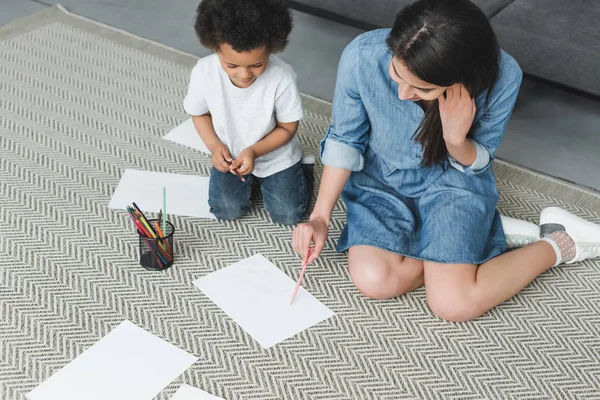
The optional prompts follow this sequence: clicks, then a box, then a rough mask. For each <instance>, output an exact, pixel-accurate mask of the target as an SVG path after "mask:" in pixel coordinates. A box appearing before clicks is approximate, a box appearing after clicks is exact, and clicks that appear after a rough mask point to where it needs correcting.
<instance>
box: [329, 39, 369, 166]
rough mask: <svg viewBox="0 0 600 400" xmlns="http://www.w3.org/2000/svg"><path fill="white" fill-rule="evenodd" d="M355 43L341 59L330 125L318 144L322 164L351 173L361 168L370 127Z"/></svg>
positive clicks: (354, 42) (347, 48) (357, 41)
mask: <svg viewBox="0 0 600 400" xmlns="http://www.w3.org/2000/svg"><path fill="white" fill-rule="evenodd" d="M358 43H359V39H355V40H354V41H353V42H352V43H350V44H349V45H348V46H347V47H346V49H344V52H343V53H342V56H341V58H340V62H339V65H338V72H337V81H336V86H335V93H334V96H333V110H332V120H331V126H330V127H329V130H328V131H327V134H326V135H325V137H324V138H323V140H322V141H321V161H322V162H323V164H324V165H327V166H330V167H337V168H343V169H347V170H350V171H360V170H361V169H362V168H363V165H364V159H363V153H364V151H365V149H366V147H367V144H368V142H369V134H368V132H369V129H370V126H371V125H370V122H369V118H368V115H367V112H366V110H365V107H364V104H363V102H362V100H361V97H360V93H359V87H358V83H357V82H358V79H357V72H358V71H357V66H358V65H357V64H358V57H359V52H358Z"/></svg>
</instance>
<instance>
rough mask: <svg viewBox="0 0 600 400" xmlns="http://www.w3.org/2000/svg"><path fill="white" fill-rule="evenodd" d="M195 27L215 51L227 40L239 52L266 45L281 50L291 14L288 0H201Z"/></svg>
mask: <svg viewBox="0 0 600 400" xmlns="http://www.w3.org/2000/svg"><path fill="white" fill-rule="evenodd" d="M194 29H195V30H196V35H198V38H199V39H200V42H201V43H202V44H203V45H204V46H206V47H208V48H209V49H212V50H218V49H219V48H220V47H221V44H222V43H227V44H228V45H230V46H231V47H232V48H233V49H234V50H235V51H238V52H242V51H250V50H254V49H257V48H259V47H262V46H265V45H266V46H267V47H268V48H269V50H270V51H272V52H278V51H282V50H283V49H285V46H286V45H287V42H288V36H289V34H290V32H291V31H292V15H291V12H290V10H289V9H288V6H287V1H285V0H202V1H201V2H200V5H199V6H198V10H197V12H196V23H195V24H194Z"/></svg>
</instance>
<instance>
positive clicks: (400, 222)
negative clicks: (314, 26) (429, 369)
mask: <svg viewBox="0 0 600 400" xmlns="http://www.w3.org/2000/svg"><path fill="white" fill-rule="evenodd" d="M521 78H522V72H521V70H520V68H519V66H518V64H517V63H516V62H515V60H514V59H513V58H512V57H510V56H509V55H508V54H507V53H505V52H503V51H501V50H500V49H499V48H498V44H497V40H496V37H495V35H494V33H493V31H492V29H491V26H490V24H489V22H488V20H487V18H486V17H485V15H484V14H483V12H482V11H481V10H480V9H479V8H478V7H477V6H475V5H474V4H473V3H471V2H470V1H468V0H446V1H439V0H420V1H417V2H416V3H414V4H412V5H409V6H407V7H406V8H404V9H403V10H402V11H401V12H400V13H399V14H398V15H397V17H396V21H395V24H394V27H393V28H392V29H391V30H389V29H383V30H376V31H372V32H367V33H365V34H362V35H360V36H359V37H357V38H356V39H355V40H354V41H353V42H352V43H350V44H349V45H348V47H347V48H346V49H345V50H344V52H343V54H342V57H341V60H340V64H339V69H338V76H337V83H336V91H335V96H334V102H333V119H332V125H331V127H330V129H329V131H328V133H327V135H326V137H325V138H324V139H323V142H322V143H321V158H322V161H323V164H324V165H325V168H324V170H323V176H322V181H321V187H320V190H319V195H318V198H317V202H316V205H315V209H314V211H313V213H312V215H311V218H310V221H309V222H308V223H305V224H301V225H299V226H298V227H297V228H296V229H295V231H294V235H293V246H294V249H295V250H296V251H297V252H298V253H300V254H301V256H302V257H303V259H304V260H306V261H307V262H312V261H314V260H315V259H316V258H317V257H318V256H319V254H320V252H321V250H322V248H323V245H324V243H325V240H326V238H327V232H328V226H329V220H330V217H331V212H332V210H333V207H334V205H335V203H336V201H337V199H338V197H339V195H340V194H342V197H343V200H344V202H345V203H346V206H347V223H346V226H345V227H344V230H343V232H342V235H341V237H340V239H339V243H338V251H345V250H349V251H348V264H349V270H350V276H351V278H352V280H353V282H354V283H355V285H356V286H357V288H358V289H359V290H360V291H361V292H362V293H363V294H365V295H366V296H368V297H371V298H375V299H385V298H391V297H395V296H399V295H402V294H404V293H407V292H408V291H411V290H413V289H415V288H418V287H420V286H422V285H423V284H424V285H425V288H426V293H427V301H428V303H429V306H430V308H431V310H432V311H433V313H434V314H436V315H437V316H439V317H440V318H443V319H447V320H453V321H465V320H470V319H473V318H476V317H478V316H480V315H481V314H483V313H485V312H486V311H488V310H489V309H491V308H492V307H494V306H496V305H497V304H499V303H501V302H503V301H505V300H507V299H508V298H510V297H512V296H514V295H515V294H516V293H518V292H519V291H520V290H521V289H523V287H525V286H526V285H527V284H528V283H529V282H531V281H532V280H533V279H534V278H535V277H537V276H538V275H539V274H541V273H542V272H543V271H545V270H547V269H548V268H550V267H552V266H554V265H558V264H560V263H562V262H574V261H579V260H582V259H584V258H591V257H598V256H600V226H597V225H595V224H592V223H590V222H587V221H584V220H582V219H580V218H578V217H576V216H574V215H572V214H570V213H568V212H566V211H564V210H561V209H557V208H549V209H546V210H544V211H543V212H542V215H541V217H540V223H541V224H542V233H543V236H544V237H543V238H542V239H541V240H538V234H539V228H537V227H536V226H535V225H533V224H529V223H526V222H524V221H515V220H508V219H505V222H506V224H505V227H504V229H506V231H507V232H506V234H505V232H504V229H503V224H502V219H501V217H500V215H499V214H498V212H497V210H496V204H497V200H498V192H497V189H496V184H495V180H494V175H493V172H492V169H491V162H492V160H493V157H494V152H495V151H496V149H497V148H498V145H499V144H500V140H501V138H502V136H503V134H504V129H505V127H506V123H507V121H508V119H509V117H510V115H511V113H512V109H513V107H514V104H515V101H516V98H517V94H518V90H519V86H520V83H521ZM342 191H343V193H342ZM515 239H517V240H515ZM507 240H509V241H511V240H512V241H513V242H515V241H516V242H517V243H518V242H521V244H528V243H529V242H535V243H531V244H528V245H527V246H524V247H522V248H519V249H517V250H515V251H512V252H509V253H505V250H506V248H507ZM311 242H314V252H312V255H310V257H308V255H309V248H310V245H311ZM586 246H588V247H586ZM307 258H308V259H307Z"/></svg>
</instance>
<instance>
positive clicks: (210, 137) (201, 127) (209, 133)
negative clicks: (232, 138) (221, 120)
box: [192, 113, 222, 153]
mask: <svg viewBox="0 0 600 400" xmlns="http://www.w3.org/2000/svg"><path fill="white" fill-rule="evenodd" d="M192 121H193V122H194V128H196V132H198V134H199V135H200V139H202V141H203V142H204V144H205V145H206V148H207V149H208V151H210V152H211V153H212V152H213V151H214V150H215V148H216V147H217V146H218V145H219V144H222V143H221V141H220V140H219V138H218V137H217V134H216V132H215V128H214V127H213V124H212V117H211V115H210V113H206V114H204V115H193V116H192Z"/></svg>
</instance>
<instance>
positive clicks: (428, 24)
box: [387, 0, 500, 167]
mask: <svg viewBox="0 0 600 400" xmlns="http://www.w3.org/2000/svg"><path fill="white" fill-rule="evenodd" d="M387 45H388V47H389V48H390V50H391V51H392V53H393V55H394V57H397V58H398V59H399V60H400V61H402V63H403V64H404V65H405V66H406V67H407V68H408V70H409V71H410V72H411V73H412V74H413V75H415V76H416V77H418V78H419V79H421V80H422V81H424V82H428V83H431V84H433V85H437V86H451V85H453V84H455V83H462V84H463V85H464V86H465V88H466V89H467V91H468V92H469V94H470V95H471V96H472V97H476V96H477V95H479V94H480V93H482V92H483V91H485V90H488V97H489V93H490V92H489V90H490V89H491V88H492V87H493V86H494V83H495V82H496V80H497V79H498V74H499V68H500V67H499V62H500V61H499V59H500V49H499V47H498V41H497V39H496V35H495V34H494V31H493V30H492V27H491V26H490V23H489V21H488V19H487V17H486V16H485V14H484V13H483V11H481V9H479V7H477V6H476V5H475V4H473V3H472V2H470V1H469V0H419V1H417V2H415V3H413V4H411V5H408V6H406V7H405V8H404V9H402V10H401V11H400V12H399V13H398V15H397V16H396V21H395V22H394V27H393V28H392V31H391V32H390V34H389V36H388V38H387ZM487 100H488V98H486V105H487ZM413 140H415V142H417V143H420V144H421V146H422V147H423V161H422V165H424V166H428V167H430V166H433V165H436V164H439V163H441V162H443V161H444V160H445V158H446V156H447V154H448V151H447V149H446V144H445V142H444V138H443V135H442V121H441V119H440V110H439V104H438V101H437V100H435V101H434V103H433V104H432V105H431V106H430V107H428V108H427V109H426V111H425V117H424V119H423V121H421V125H420V126H419V128H418V129H417V131H416V132H415V135H414V136H413Z"/></svg>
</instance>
